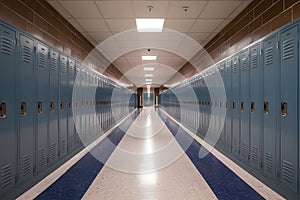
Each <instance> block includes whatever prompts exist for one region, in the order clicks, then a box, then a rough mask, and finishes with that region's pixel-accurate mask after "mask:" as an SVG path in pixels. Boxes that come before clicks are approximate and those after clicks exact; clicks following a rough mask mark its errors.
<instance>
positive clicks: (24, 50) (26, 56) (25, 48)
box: [22, 46, 32, 63]
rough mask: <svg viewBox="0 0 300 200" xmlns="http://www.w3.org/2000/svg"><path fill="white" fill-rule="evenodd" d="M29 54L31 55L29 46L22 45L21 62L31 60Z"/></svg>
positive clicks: (29, 61)
mask: <svg viewBox="0 0 300 200" xmlns="http://www.w3.org/2000/svg"><path fill="white" fill-rule="evenodd" d="M31 55H32V50H31V48H30V47H28V46H23V48H22V60H23V62H26V63H31V62H32V58H31Z"/></svg>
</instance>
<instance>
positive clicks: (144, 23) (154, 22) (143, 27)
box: [135, 18, 165, 32]
mask: <svg viewBox="0 0 300 200" xmlns="http://www.w3.org/2000/svg"><path fill="white" fill-rule="evenodd" d="M135 22H136V29H137V31H138V32H162V29H163V26H164V22H165V19H151V18H150V19H141V18H137V19H135Z"/></svg>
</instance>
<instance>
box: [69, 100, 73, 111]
mask: <svg viewBox="0 0 300 200" xmlns="http://www.w3.org/2000/svg"><path fill="white" fill-rule="evenodd" d="M71 108H72V102H69V109H70V110H71Z"/></svg>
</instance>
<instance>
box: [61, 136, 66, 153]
mask: <svg viewBox="0 0 300 200" xmlns="http://www.w3.org/2000/svg"><path fill="white" fill-rule="evenodd" d="M60 153H61V154H65V153H66V140H65V139H64V140H60Z"/></svg>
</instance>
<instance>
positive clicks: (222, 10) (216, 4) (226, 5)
mask: <svg viewBox="0 0 300 200" xmlns="http://www.w3.org/2000/svg"><path fill="white" fill-rule="evenodd" d="M240 3H241V1H208V3H207V5H206V6H205V8H204V9H203V11H202V13H201V15H200V16H199V18H228V17H229V16H230V14H231V13H232V12H233V11H234V10H235V9H236V8H237V7H238V6H239V5H240Z"/></svg>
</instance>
